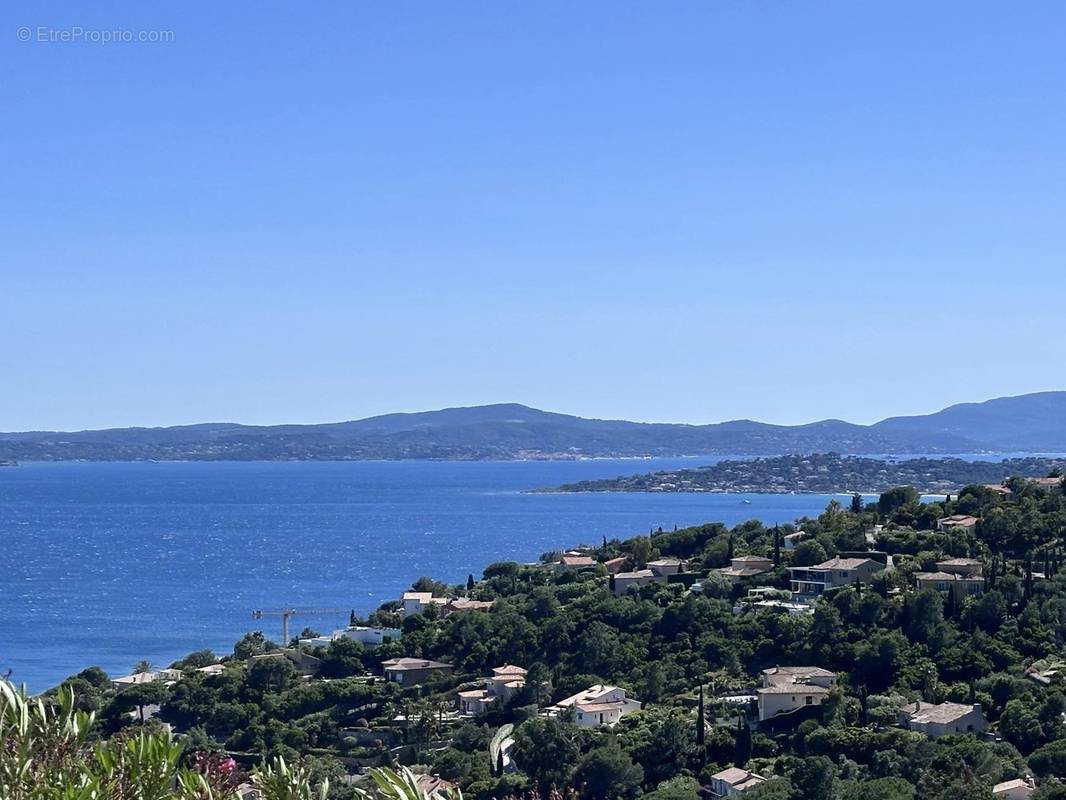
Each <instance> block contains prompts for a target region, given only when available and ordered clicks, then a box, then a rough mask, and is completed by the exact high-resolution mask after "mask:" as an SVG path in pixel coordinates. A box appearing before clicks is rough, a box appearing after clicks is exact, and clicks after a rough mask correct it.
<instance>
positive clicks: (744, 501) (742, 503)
mask: <svg viewBox="0 0 1066 800" xmlns="http://www.w3.org/2000/svg"><path fill="white" fill-rule="evenodd" d="M740 504H741V505H742V506H750V505H751V500H747V499H744V500H741V501H740Z"/></svg>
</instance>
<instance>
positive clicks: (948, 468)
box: [532, 453, 1066, 495]
mask: <svg viewBox="0 0 1066 800" xmlns="http://www.w3.org/2000/svg"><path fill="white" fill-rule="evenodd" d="M1063 471H1066V459H1064V458H1042V457H1025V458H1010V459H1003V460H1001V461H964V460H962V459H958V458H914V459H907V460H902V461H890V460H882V459H873V458H864V457H859V456H843V455H840V454H837V453H824V454H815V455H790V456H779V457H775V458H754V459H747V460H723V461H719V462H718V463H717V464H712V465H707V466H701V467H696V468H693V469H680V470H672V471H668V472H650V473H644V474H640V475H629V476H622V477H618V478H608V479H601V480H586V481H579V482H576V483H569V484H563V485H562V486H557V487H548V488H542V489H535V490H532V491H533V492H536V493H541V494H557V493H558V494H574V493H599V492H654V493H692V492H699V493H708V494H712V493H713V494H734V493H735V494H752V493H756V494H867V495H869V494H879V493H881V492H884V491H887V490H888V489H891V488H892V487H894V486H913V487H914V488H915V489H916V490H918V491H919V492H921V493H923V494H939V495H943V494H949V493H953V492H958V491H959V490H961V489H962V488H963V487H965V486H970V485H975V484H976V485H980V484H985V485H988V486H990V487H1003V485H1004V483H1005V482H1006V481H1007V480H1008V479H1009V478H1012V477H1020V478H1030V479H1032V478H1044V477H1046V476H1048V475H1050V474H1062V472H1063ZM859 487H861V488H859ZM998 490H999V489H997V491H998ZM1002 490H1003V491H1006V489H1005V488H1004V489H1002Z"/></svg>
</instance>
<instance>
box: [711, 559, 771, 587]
mask: <svg viewBox="0 0 1066 800" xmlns="http://www.w3.org/2000/svg"><path fill="white" fill-rule="evenodd" d="M773 568H774V562H773V559H770V558H767V557H766V556H737V557H736V558H731V559H730V560H729V566H728V567H721V568H720V569H719V570H718V574H719V575H724V576H725V577H726V578H728V579H729V580H730V581H732V582H733V583H737V582H739V581H740V580H742V579H744V578H753V577H755V576H756V575H762V574H763V573H765V572H769V571H770V570H772V569H773Z"/></svg>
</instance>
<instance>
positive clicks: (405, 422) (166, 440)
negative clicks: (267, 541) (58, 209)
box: [0, 392, 1066, 461]
mask: <svg viewBox="0 0 1066 800" xmlns="http://www.w3.org/2000/svg"><path fill="white" fill-rule="evenodd" d="M830 451H832V452H837V453H844V454H871V453H893V454H907V453H915V454H935V453H966V452H982V451H986V452H1003V453H1007V452H1064V451H1066V392H1043V393H1040V394H1030V395H1022V396H1019V397H1008V398H1001V399H998V400H989V401H987V402H984V403H966V404H962V405H956V406H951V407H950V408H946V409H944V410H943V411H939V412H937V413H935V414H928V415H924V416H912V417H892V418H889V419H886V420H883V421H881V422H878V423H875V424H873V425H855V424H852V423H848V422H842V421H840V420H823V421H821V422H813V423H810V424H807V425H793V426H789V425H769V424H766V423H762V422H752V421H750V420H738V421H732V422H722V423H717V424H713V425H680V424H665V423H639V422H627V421H624V420H602V419H585V418H582V417H575V416H570V415H567V414H556V413H551V412H547V411H539V410H537V409H534V408H529V407H527V406H523V405H518V404H499V405H490V406H475V407H471V408H450V409H444V410H440V411H428V412H421V413H415V414H388V415H385V416H379V417H371V418H368V419H362V420H356V421H352V422H337V423H327V424H320V425H272V426H254V425H239V424H235V423H207V424H201V425H183V426H176V427H168V428H115V429H110V430H96V431H79V432H56V431H33V432H26V433H0V460H4V459H17V460H23V461H41V460H43V461H61V460H73V459H86V460H100V461H108V460H115V461H117V460H143V459H158V460H176V459H181V460H337V459H341V460H344V459H356V460H360V459H410V458H430V459H433V458H437V459H516V458H582V457H612V456H613V457H639V456H679V455H716V454H721V455H727V454H744V455H753V456H755V455H779V454H781V453H817V452H830Z"/></svg>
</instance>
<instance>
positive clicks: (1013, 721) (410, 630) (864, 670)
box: [46, 474, 1066, 800]
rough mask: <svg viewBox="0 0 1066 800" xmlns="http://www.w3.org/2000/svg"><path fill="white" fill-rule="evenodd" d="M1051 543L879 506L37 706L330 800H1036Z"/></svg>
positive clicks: (599, 551) (972, 517)
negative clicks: (306, 781) (387, 799)
mask: <svg viewBox="0 0 1066 800" xmlns="http://www.w3.org/2000/svg"><path fill="white" fill-rule="evenodd" d="M1064 525H1066V498H1064V497H1063V480H1062V478H1061V477H1060V476H1059V475H1057V474H1056V475H1052V476H1040V477H1037V478H1034V479H1022V478H1015V479H1011V480H1009V481H1007V482H1006V483H1004V484H991V485H980V484H977V485H972V486H969V487H966V488H965V489H963V490H962V491H961V492H960V493H959V494H957V495H954V496H951V497H946V498H945V499H943V500H941V501H937V502H928V501H926V502H922V500H921V498H920V497H919V496H918V493H917V492H916V491H915V490H914V489H913V488H910V487H899V488H896V489H893V490H890V491H888V492H885V493H883V494H882V495H881V496H880V498H879V499H878V500H877V501H876V502H873V503H869V504H865V503H864V502H863V501H862V499H861V498H858V497H856V498H853V499H852V501H851V503H850V504H847V505H842V504H840V503H838V502H837V501H832V502H831V503H830V505H829V506H828V507H827V508H826V510H825V511H824V513H823V514H821V515H820V516H818V517H817V518H809V519H803V520H797V521H796V523H795V524H792V525H782V526H774V527H770V528H767V527H764V526H763V525H761V524H760V523H758V522H754V521H753V522H750V523H745V524H743V525H740V526H737V527H735V528H733V529H727V528H726V527H725V526H723V525H720V524H707V525H703V526H698V527H695V528H685V529H680V530H675V531H661V530H657V531H652V532H651V533H650V534H649V535H647V536H639V537H636V538H632V539H628V540H624V541H623V540H607V539H604V540H603V541H602V542H600V543H597V544H585V545H579V546H574V547H571V548H569V549H566V550H562V551H559V552H554V553H546V554H545V555H544V556H543V557H542V558H541V559H540V560H539V561H537V562H535V563H529V564H520V563H514V562H498V563H494V564H491V565H489V566H488V567H487V568H486V569H485V570H484V572H483V575H482V576H481V578H480V579H476V578H475V577H474V576H473V575H470V576H469V577H468V579H467V581H466V582H465V583H464V584H461V585H448V584H444V583H440V582H438V581H435V580H433V579H432V578H429V577H423V578H420V579H419V580H418V581H416V582H415V583H414V584H413V585H412V586H411V588H410V589H409V590H408V591H405V592H403V593H402V595H401V596H399V597H397V598H396V599H395V600H393V601H390V602H387V603H385V604H384V605H382V606H381V607H380V608H379V609H378V610H377V611H375V612H374V613H373V614H371V615H369V617H367V618H365V619H360V618H357V616H356V615H355V614H354V612H353V613H352V615H351V620H350V624H349V625H348V626H346V627H344V628H340V629H337V630H332V631H329V632H326V633H321V632H319V631H316V630H313V629H310V628H306V629H304V630H302V631H301V632H300V633H299V634H298V635H295V636H293V637H292V639H291V640H290V641H281V642H279V643H274V642H272V641H271V640H270V637H269V635H268V634H267V632H266V631H257V632H253V633H250V634H248V635H247V636H245V637H244V639H242V640H241V641H240V642H238V643H237V644H236V646H235V647H234V650H233V652H232V653H230V654H225V655H223V656H222V657H219V656H217V655H216V654H214V653H210V652H207V651H201V652H197V653H192V654H190V655H189V656H188V657H186V658H185V659H182V660H180V661H178V662H175V663H174V664H171V665H169V666H167V667H165V668H158V669H157V668H153V667H152V666H151V665H148V664H140V665H138V667H137V669H136V670H135V671H134V672H132V673H131V674H129V675H124V676H117V677H110V676H107V675H105V674H104V673H103V672H102V671H101V670H99V669H98V668H89V669H86V670H85V671H83V672H81V673H79V674H77V675H74V676H72V677H71V678H70V679H68V680H67V681H66V682H65V683H64V684H63V686H62V687H59V689H57V690H55V691H53V692H50V693H48V694H47V695H46V697H53V698H54V697H56V696H57V694H56V692H61V691H65V690H70V691H72V692H73V694H74V695H75V696H76V697H77V698H78V699H77V702H78V703H79V704H80V705H81V706H82V707H83V708H84V709H86V710H90V711H92V712H94V713H95V714H96V723H95V725H96V726H97V727H98V729H99V734H100V735H101V736H104V737H115V736H129V735H130V734H131V733H133V732H136V731H139V730H140V731H161V732H165V733H166V734H167V735H168V736H171V737H173V738H175V739H176V740H177V741H181V742H183V743H184V746H185V747H186V748H187V750H188V751H189V752H204V753H210V754H213V755H214V756H215V757H216V758H225V759H228V760H229V761H232V763H233V765H234V766H233V774H234V775H241V774H244V775H246V774H247V771H248V770H251V769H252V768H253V767H254V766H255V765H256V764H258V763H260V762H261V761H262V760H263V759H265V758H270V757H278V756H281V757H283V758H286V759H289V760H290V761H293V762H297V763H305V764H311V765H313V771H314V774H317V775H320V776H322V777H326V776H328V777H329V779H330V787H331V788H330V790H329V791H330V794H329V796H330V797H335V798H346V797H355V796H357V795H358V792H359V791H361V789H360V787H362V786H365V782H366V781H367V780H368V772H372V771H373V770H375V769H377V768H381V767H385V768H395V769H407V770H410V772H409V773H408V774H410V775H412V776H415V777H414V778H413V780H415V781H416V782H417V783H418V786H419V787H420V791H422V792H423V793H424V794H425V795H426V796H435V795H436V796H444V794H446V793H448V792H450V791H453V790H455V791H458V790H461V791H462V792H463V793H464V796H469V797H475V798H478V799H479V800H489V799H490V798H502V797H528V798H534V797H536V796H539V795H538V792H540V791H547V790H550V791H553V792H555V791H565V792H576V793H577V794H578V795H580V796H581V797H582V798H589V800H612V799H614V798H619V799H624V798H632V797H636V796H638V795H643V796H646V797H653V798H657V800H683V799H684V798H691V800H699V799H701V798H702V799H703V800H711V799H712V798H725V797H739V796H743V797H744V798H745V800H759V799H760V798H774V799H775V800H808V798H813V799H814V800H837V798H857V797H860V796H862V797H869V798H879V797H883V798H923V799H924V798H935V799H940V798H942V800H949V799H950V800H955V798H965V799H969V798H1002V800H1027V799H1028V798H1033V799H1034V800H1042V799H1043V798H1058V797H1061V796H1062V794H1061V793H1062V791H1063V790H1064V787H1063V784H1062V782H1061V781H1060V779H1061V778H1062V777H1063V776H1064V774H1066V683H1064V680H1066V658H1064V652H1066V651H1064V648H1066V624H1064V623H1066V569H1064V567H1066V560H1064V559H1066V541H1064V539H1063V532H1064V530H1066V527H1064ZM285 625H286V629H287V625H288V618H287V617H286V619H285ZM229 761H227V763H229ZM235 787H237V788H240V791H241V792H243V793H244V794H245V795H246V796H248V797H254V796H255V792H256V791H257V790H256V789H255V788H254V787H253V785H252V784H251V783H249V782H247V780H244V781H242V782H238V783H236V784H235Z"/></svg>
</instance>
